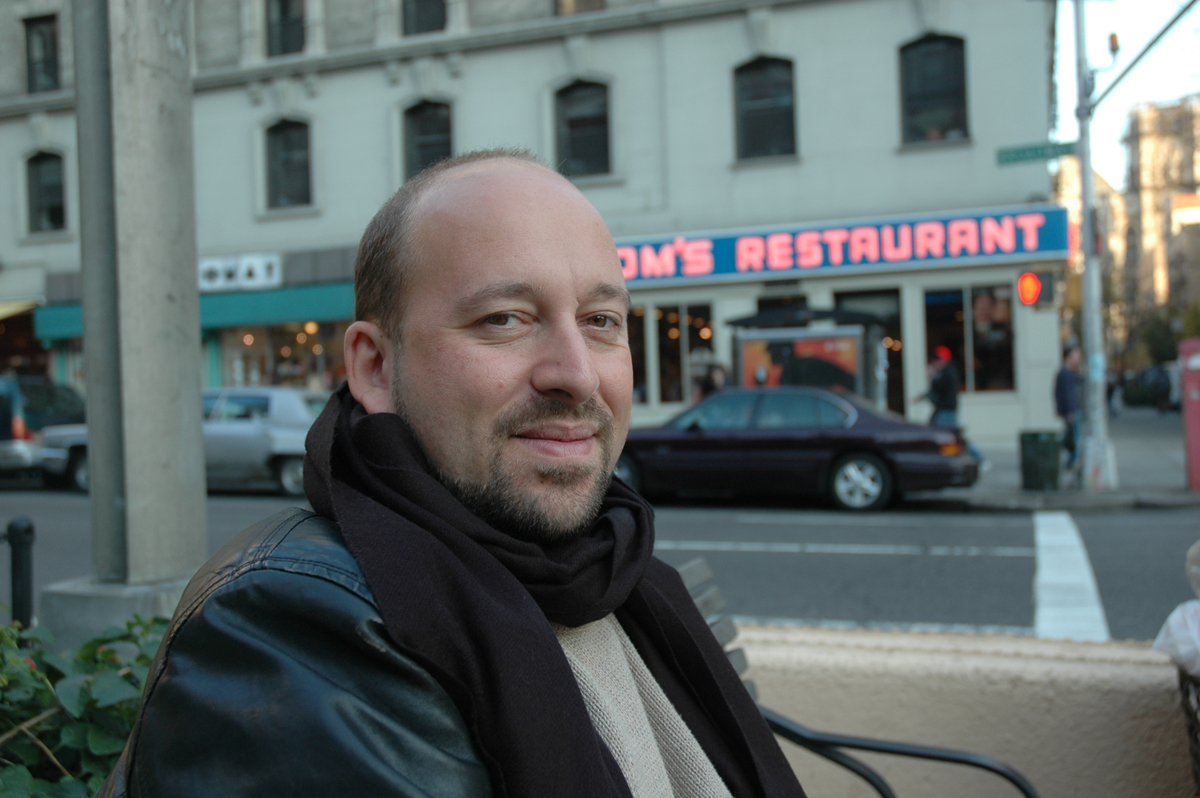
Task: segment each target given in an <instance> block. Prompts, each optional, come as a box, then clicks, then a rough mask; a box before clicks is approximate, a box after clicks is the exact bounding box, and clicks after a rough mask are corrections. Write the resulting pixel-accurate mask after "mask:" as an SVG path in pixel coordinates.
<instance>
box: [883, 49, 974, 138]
mask: <svg viewBox="0 0 1200 798" xmlns="http://www.w3.org/2000/svg"><path fill="white" fill-rule="evenodd" d="M900 93H901V100H900V103H901V114H902V115H903V131H904V143H906V144H907V143H909V142H915V141H940V140H943V139H965V138H966V137H967V78H966V69H965V62H964V58H963V40H962V39H959V38H956V37H954V36H935V35H933V34H930V35H928V36H925V37H923V38H921V39H918V40H917V41H915V42H912V43H910V44H906V45H905V46H904V47H901V48H900Z"/></svg>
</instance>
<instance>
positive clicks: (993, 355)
mask: <svg viewBox="0 0 1200 798" xmlns="http://www.w3.org/2000/svg"><path fill="white" fill-rule="evenodd" d="M968 292H969V296H970V300H971V301H970V303H969V304H968V303H966V302H965V301H964V300H965V298H966V297H967V296H968ZM925 344H926V347H927V349H928V356H929V357H930V358H933V357H935V356H936V352H937V347H939V346H945V347H948V348H949V349H950V352H951V356H952V359H953V361H954V366H955V368H956V369H957V370H958V375H959V384H960V385H961V386H962V387H963V388H964V389H965V390H968V391H1011V390H1014V389H1015V388H1016V383H1015V381H1014V379H1013V329H1012V287H1011V286H1007V285H996V286H980V287H976V288H970V289H965V290H964V289H955V290H950V291H927V292H926V293H925ZM966 363H970V364H971V368H970V369H966V368H964V366H965V364H966Z"/></svg>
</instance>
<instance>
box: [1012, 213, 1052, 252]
mask: <svg viewBox="0 0 1200 798" xmlns="http://www.w3.org/2000/svg"><path fill="white" fill-rule="evenodd" d="M1044 224H1046V214H1044V213H1021V214H1018V215H1017V227H1019V228H1021V243H1022V244H1023V245H1024V246H1025V251H1026V252H1037V248H1038V228H1039V227H1041V226H1042V225H1044Z"/></svg>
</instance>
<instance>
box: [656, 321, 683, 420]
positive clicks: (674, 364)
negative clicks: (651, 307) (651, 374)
mask: <svg viewBox="0 0 1200 798" xmlns="http://www.w3.org/2000/svg"><path fill="white" fill-rule="evenodd" d="M654 318H655V319H656V320H657V321H658V394H659V400H660V401H662V402H682V401H683V346H682V345H681V344H680V341H679V338H680V333H679V306H678V305H674V306H671V307H662V308H656V309H655V311H654Z"/></svg>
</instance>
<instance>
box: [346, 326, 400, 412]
mask: <svg viewBox="0 0 1200 798" xmlns="http://www.w3.org/2000/svg"><path fill="white" fill-rule="evenodd" d="M342 346H343V350H344V353H345V360H346V382H348V383H350V393H351V395H353V396H354V398H355V399H357V400H358V402H359V404H361V405H362V406H363V408H364V409H365V410H366V411H367V412H368V413H391V412H392V411H393V408H392V346H393V344H392V342H391V340H390V339H388V337H387V336H386V335H384V334H383V330H381V329H379V325H377V324H374V323H372V322H369V321H356V322H354V323H353V324H351V325H350V326H349V327H348V328H347V329H346V337H345V339H344V341H343V344H342Z"/></svg>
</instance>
